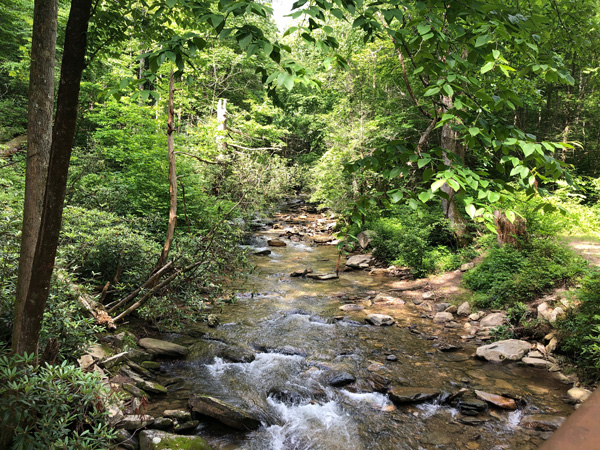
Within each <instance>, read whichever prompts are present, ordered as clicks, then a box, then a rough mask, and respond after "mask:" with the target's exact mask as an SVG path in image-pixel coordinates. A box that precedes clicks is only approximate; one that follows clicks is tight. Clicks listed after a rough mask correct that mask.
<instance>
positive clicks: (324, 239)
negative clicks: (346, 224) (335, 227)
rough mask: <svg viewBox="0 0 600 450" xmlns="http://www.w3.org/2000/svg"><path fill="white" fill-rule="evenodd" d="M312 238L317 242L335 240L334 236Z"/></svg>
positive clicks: (324, 242)
mask: <svg viewBox="0 0 600 450" xmlns="http://www.w3.org/2000/svg"><path fill="white" fill-rule="evenodd" d="M312 240H313V242H315V243H316V244H326V243H327V242H330V241H332V240H333V236H313V237H312Z"/></svg>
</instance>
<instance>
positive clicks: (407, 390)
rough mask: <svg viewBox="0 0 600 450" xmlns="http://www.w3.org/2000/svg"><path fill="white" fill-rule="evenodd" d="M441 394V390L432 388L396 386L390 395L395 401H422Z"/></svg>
mask: <svg viewBox="0 0 600 450" xmlns="http://www.w3.org/2000/svg"><path fill="white" fill-rule="evenodd" d="M438 395H440V391H439V390H437V389H431V388H421V387H404V386H394V387H393V388H392V389H390V390H389V391H388V396H389V397H390V399H391V400H392V401H393V402H394V403H399V404H406V403H420V402H425V401H427V400H431V399H432V398H435V397H437V396H438Z"/></svg>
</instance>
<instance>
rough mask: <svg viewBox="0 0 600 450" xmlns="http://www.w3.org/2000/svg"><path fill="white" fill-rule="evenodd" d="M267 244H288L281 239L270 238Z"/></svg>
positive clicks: (276, 245) (271, 245)
mask: <svg viewBox="0 0 600 450" xmlns="http://www.w3.org/2000/svg"><path fill="white" fill-rule="evenodd" d="M267 244H268V245H269V246H270V247H287V244H286V243H285V242H283V241H282V240H281V239H270V240H268V241H267Z"/></svg>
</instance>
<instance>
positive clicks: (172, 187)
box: [156, 63, 177, 281]
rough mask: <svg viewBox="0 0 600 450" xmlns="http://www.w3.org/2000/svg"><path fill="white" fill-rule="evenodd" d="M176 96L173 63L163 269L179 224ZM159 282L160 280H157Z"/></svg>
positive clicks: (170, 92)
mask: <svg viewBox="0 0 600 450" xmlns="http://www.w3.org/2000/svg"><path fill="white" fill-rule="evenodd" d="M174 95H175V77H174V76H173V63H171V78H170V80H169V112H168V119H167V149H168V152H169V194H170V196H171V202H170V206H169V225H168V226H167V237H166V239H165V245H164V246H163V249H162V253H161V254H160V258H159V259H158V264H157V265H156V267H157V268H161V267H162V266H164V265H165V264H166V262H167V258H168V257H169V251H170V250H171V244H172V243H173V236H174V235H175V225H176V223H177V171H176V170H175V149H174V145H173V131H174V129H175V128H174V116H175V109H174V107H173V103H174V100H173V97H174ZM157 281H158V280H157Z"/></svg>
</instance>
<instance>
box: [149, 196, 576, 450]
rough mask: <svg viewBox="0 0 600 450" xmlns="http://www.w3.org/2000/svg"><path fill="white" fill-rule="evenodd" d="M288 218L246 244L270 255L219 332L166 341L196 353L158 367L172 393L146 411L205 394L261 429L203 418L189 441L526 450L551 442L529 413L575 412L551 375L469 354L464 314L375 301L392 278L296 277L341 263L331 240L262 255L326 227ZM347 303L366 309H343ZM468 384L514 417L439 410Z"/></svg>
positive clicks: (197, 331) (277, 218) (302, 217)
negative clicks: (423, 395) (401, 397)
mask: <svg viewBox="0 0 600 450" xmlns="http://www.w3.org/2000/svg"><path fill="white" fill-rule="evenodd" d="M303 208H304V209H303ZM291 212H292V213H293V214H290V211H285V210H283V211H282V212H281V213H279V214H276V215H274V217H273V219H274V222H273V221H271V222H269V221H267V222H265V223H266V224H267V225H265V226H263V227H262V228H261V229H260V230H258V231H257V232H256V234H255V235H254V236H253V237H252V239H251V241H250V242H249V246H250V249H251V250H253V251H261V250H265V249H269V250H271V253H270V254H268V255H264V256H252V257H251V258H252V262H253V263H254V264H255V265H256V270H255V271H254V272H253V273H252V274H251V276H250V277H249V279H247V280H245V281H244V284H243V285H242V286H240V293H239V294H238V295H237V300H236V301H235V302H234V303H233V304H232V305H228V306H226V307H224V308H223V310H222V312H218V317H219V320H220V325H218V326H217V327H215V328H208V326H206V325H204V324H202V325H198V326H197V327H194V329H193V330H190V333H188V334H186V336H183V335H176V334H171V335H168V336H165V338H166V339H169V340H173V341H175V342H179V343H183V344H186V345H188V346H191V348H192V351H191V353H190V355H189V357H188V358H187V360H185V361H175V362H166V363H163V368H162V370H163V374H162V379H163V380H164V381H162V382H164V383H165V384H166V385H168V388H169V392H170V395H169V396H168V399H167V400H164V401H159V402H155V403H153V404H152V405H151V406H150V408H151V410H150V411H149V413H150V414H152V413H153V412H155V411H159V412H160V411H162V410H164V409H167V408H168V409H172V408H176V407H179V408H185V407H186V404H187V399H188V398H189V396H190V394H191V393H195V392H200V393H205V394H208V395H211V396H213V397H216V398H219V399H221V400H224V401H228V402H231V403H233V404H236V405H238V406H240V407H243V408H246V409H248V410H250V411H252V412H253V413H254V414H255V415H256V416H257V417H259V418H260V420H261V422H262V424H263V425H262V426H261V427H260V428H258V429H257V430H255V431H250V432H241V431H236V430H234V429H231V428H228V427H226V426H224V425H220V424H219V423H218V422H216V421H213V420H211V419H206V420H205V421H203V422H202V423H201V425H200V427H199V428H198V429H197V431H196V432H197V434H200V435H201V436H203V437H204V438H205V439H206V440H207V441H208V442H209V443H210V444H211V445H212V446H213V447H214V448H215V449H256V450H259V449H260V450H267V449H272V450H284V449H285V450H292V449H293V450H296V449H297V450H300V449H307V450H308V449H324V450H329V449H330V450H337V449H339V450H342V449H343V450H354V449H356V450H359V449H434V448H442V449H470V450H473V449H486V450H487V449H494V450H499V449H534V448H537V447H538V446H539V445H540V444H541V443H542V442H543V440H544V439H545V438H547V437H548V436H549V433H548V432H542V431H536V430H531V429H526V428H523V427H521V426H519V423H520V421H521V418H522V417H523V416H524V415H528V414H553V415H557V416H567V415H569V414H570V413H571V412H572V411H573V408H572V406H570V405H568V404H566V403H565V401H564V396H565V393H566V391H567V389H568V388H569V386H566V385H565V384H562V383H560V382H559V381H558V380H557V379H556V378H555V377H554V376H553V374H552V373H549V372H548V371H546V370H544V369H537V368H531V367H528V366H525V365H523V364H521V363H507V364H493V363H488V362H485V361H481V360H478V359H475V358H474V357H473V355H474V353H475V349H476V348H477V346H478V345H482V344H483V343H482V342H481V341H476V340H475V339H471V340H467V339H462V338H461V335H464V334H465V331H464V329H463V328H462V325H463V322H465V321H466V319H463V320H459V323H460V325H461V326H460V328H447V327H444V325H443V324H434V323H433V322H432V320H431V319H430V318H428V317H427V314H426V313H424V310H423V309H422V308H420V307H419V306H418V305H416V304H415V303H414V302H413V301H411V298H410V297H408V296H405V293H404V292H402V291H397V292H396V293H395V294H394V295H396V296H397V297H398V298H400V299H402V300H404V302H402V301H398V302H391V303H383V304H379V303H372V302H371V301H370V300H372V299H373V298H374V297H375V296H376V295H377V294H378V293H382V292H383V293H385V292H389V291H390V290H391V289H394V288H397V287H398V286H400V285H401V283H402V282H401V281H399V280H398V279H397V278H394V277H390V276H384V275H375V276H374V275H370V274H369V273H368V271H351V272H340V277H339V279H333V280H326V281H320V280H313V279H309V278H304V277H294V278H292V277H290V276H289V275H290V273H291V272H293V271H296V270H303V269H305V268H310V269H312V270H313V271H314V272H315V273H332V272H335V267H336V262H337V250H336V248H335V246H334V245H315V244H313V243H312V242H310V243H309V242H308V241H307V240H298V239H296V241H294V240H290V239H285V238H282V239H283V240H284V241H285V242H286V244H287V246H285V247H267V240H269V239H277V238H279V236H280V234H281V233H282V229H285V228H286V227H290V226H300V227H302V226H306V225H307V224H311V223H316V221H320V223H325V222H327V221H328V219H327V218H326V217H325V216H324V215H321V214H316V213H314V212H311V210H310V209H308V210H307V209H306V206H304V205H302V204H297V205H295V207H294V208H293V209H292V210H291ZM273 223H275V224H276V225H275V226H276V227H277V228H275V229H274V228H273ZM419 295H420V292H419ZM438 301H440V300H439V299H438ZM347 303H349V304H356V303H358V304H361V305H363V306H366V309H364V310H360V311H341V310H340V309H339V308H340V306H342V305H344V304H347ZM369 313H381V314H388V315H390V316H392V317H393V318H394V319H395V320H396V324H395V325H394V326H381V327H379V326H373V325H369V324H367V323H365V317H366V315H367V314H369ZM190 335H191V336H195V337H194V338H190ZM448 350H451V351H448ZM392 386H404V387H411V388H419V389H424V390H426V391H427V390H436V391H440V392H441V395H440V396H439V397H437V398H436V399H435V400H430V401H428V402H424V403H414V404H406V405H404V404H403V405H395V404H394V403H393V402H392V401H391V400H390V398H389V396H388V395H387V394H386V392H387V389H389V388H390V387H392ZM462 388H468V389H478V390H482V391H486V392H490V393H495V394H503V395H507V396H511V397H513V398H516V399H517V400H518V404H519V408H518V409H517V410H515V411H507V410H502V409H495V408H491V407H490V408H489V410H488V411H487V412H484V413H481V414H478V415H476V416H469V415H464V414H462V413H461V412H459V410H458V409H457V408H456V407H455V406H453V404H452V402H449V401H444V400H448V399H449V398H451V395H452V394H453V393H457V392H458V391H460V389H462Z"/></svg>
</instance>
